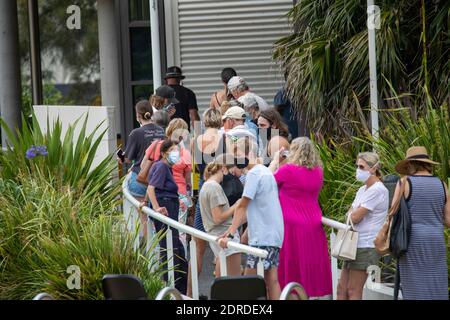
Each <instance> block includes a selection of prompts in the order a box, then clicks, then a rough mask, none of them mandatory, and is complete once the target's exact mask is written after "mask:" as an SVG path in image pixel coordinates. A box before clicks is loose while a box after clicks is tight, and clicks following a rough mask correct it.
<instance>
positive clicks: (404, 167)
mask: <svg viewBox="0 0 450 320" xmlns="http://www.w3.org/2000/svg"><path fill="white" fill-rule="evenodd" d="M410 161H419V162H425V163H429V164H435V165H437V164H440V163H439V162H435V161H433V160H431V159H430V156H429V155H428V152H427V149H426V148H425V147H411V148H409V149H408V151H406V159H405V160H401V161H399V162H398V163H397V164H396V165H395V170H396V171H397V172H398V173H400V174H404V175H406V174H408V163H409V162H410Z"/></svg>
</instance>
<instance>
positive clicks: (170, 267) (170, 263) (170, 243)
mask: <svg viewBox="0 0 450 320" xmlns="http://www.w3.org/2000/svg"><path fill="white" fill-rule="evenodd" d="M166 244H167V245H166V248H167V255H166V256H167V268H168V271H169V281H168V282H169V284H170V286H172V287H175V270H174V263H173V241H172V229H170V227H168V228H167V234H166Z"/></svg>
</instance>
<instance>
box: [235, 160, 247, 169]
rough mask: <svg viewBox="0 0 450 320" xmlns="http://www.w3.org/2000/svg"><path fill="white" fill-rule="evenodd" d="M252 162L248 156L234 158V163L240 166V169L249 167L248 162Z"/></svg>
mask: <svg viewBox="0 0 450 320" xmlns="http://www.w3.org/2000/svg"><path fill="white" fill-rule="evenodd" d="M249 163H250V161H249V160H248V158H247V157H246V158H236V159H234V165H235V166H236V167H237V168H238V169H241V170H242V169H245V168H247V167H248V164H249Z"/></svg>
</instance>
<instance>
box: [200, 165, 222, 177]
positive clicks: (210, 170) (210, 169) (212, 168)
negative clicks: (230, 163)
mask: <svg viewBox="0 0 450 320" xmlns="http://www.w3.org/2000/svg"><path fill="white" fill-rule="evenodd" d="M222 168H223V164H220V163H217V162H211V163H208V165H207V166H206V168H205V171H204V172H203V177H204V178H205V181H206V180H208V179H209V178H211V177H212V176H213V175H215V174H216V173H217V172H219V170H220V169H222Z"/></svg>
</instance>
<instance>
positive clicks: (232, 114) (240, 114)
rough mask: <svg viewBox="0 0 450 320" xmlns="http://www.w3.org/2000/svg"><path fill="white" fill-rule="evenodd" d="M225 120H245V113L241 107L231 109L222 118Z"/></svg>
mask: <svg viewBox="0 0 450 320" xmlns="http://www.w3.org/2000/svg"><path fill="white" fill-rule="evenodd" d="M225 119H237V120H245V111H244V109H242V108H241V107H231V108H229V109H228V110H227V111H226V112H225V114H224V115H223V116H222V120H225Z"/></svg>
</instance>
